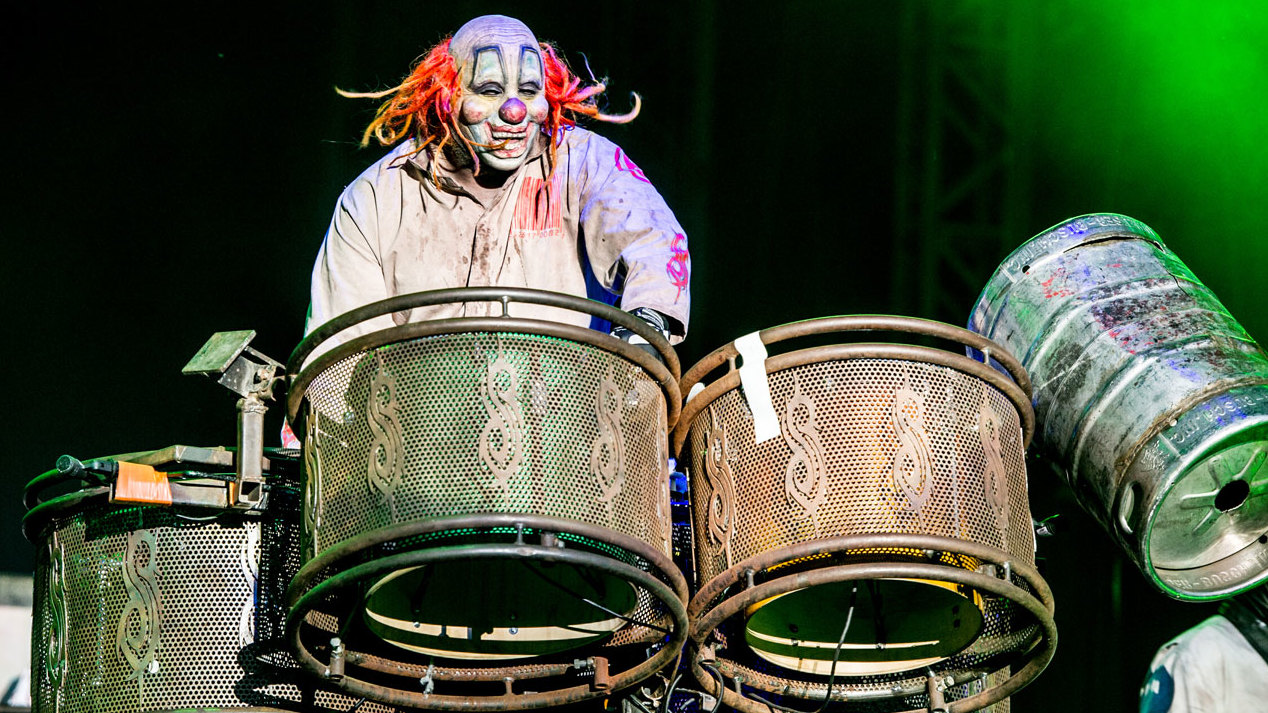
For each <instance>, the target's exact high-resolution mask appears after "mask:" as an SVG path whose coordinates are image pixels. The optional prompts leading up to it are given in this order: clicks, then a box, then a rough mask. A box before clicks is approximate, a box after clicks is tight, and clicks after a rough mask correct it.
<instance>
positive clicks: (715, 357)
mask: <svg viewBox="0 0 1268 713" xmlns="http://www.w3.org/2000/svg"><path fill="white" fill-rule="evenodd" d="M836 332H846V333H848V332H897V333H900V334H916V335H921V336H927V337H935V338H937V339H943V340H946V341H949V342H958V343H960V344H962V345H964V346H966V347H969V348H971V349H975V350H977V351H978V352H980V353H982V354H984V355H985V362H986V363H989V362H990V360H991V359H992V358H994V359H995V361H997V362H998V363H999V364H1000V365H1001V366H1003V367H1004V368H1005V369H1006V370H1007V371H1008V373H1009V375H1010V376H1012V377H1013V381H1015V382H1016V383H1017V385H1018V386H1019V387H1020V388H1021V390H1022V391H1023V392H1025V395H1026V397H1027V398H1029V397H1030V392H1031V384H1030V377H1029V376H1028V375H1027V373H1026V369H1025V368H1024V367H1023V366H1022V365H1021V362H1020V361H1018V360H1017V358H1016V357H1015V356H1014V355H1013V354H1012V353H1011V352H1009V351H1008V350H1007V349H1005V348H1004V347H1003V346H1001V345H1000V344H997V343H995V342H994V341H992V340H991V339H989V338H987V337H985V336H983V335H981V334H978V333H977V332H973V331H970V330H968V329H965V328H963V327H957V326H955V325H951V324H947V323H945V322H938V321H936V320H932V319H922V318H920V317H903V316H900V315H889V314H846V315H836V316H832V317H818V318H814V319H806V320H802V321H799V322H788V323H786V324H781V325H778V326H775V327H770V328H768V329H763V330H761V331H759V332H758V333H757V334H758V336H759V337H760V338H761V340H762V344H765V345H770V344H776V343H778V342H782V341H786V340H789V339H797V338H799V337H808V336H813V335H816V334H831V333H836ZM803 351H804V350H803ZM934 351H945V350H940V349H939V350H934ZM947 353H950V352H947ZM737 356H739V350H738V349H737V348H736V346H735V342H734V341H732V342H729V343H727V344H724V345H722V346H721V347H718V348H717V349H715V350H713V351H712V352H710V353H709V354H708V355H706V356H705V357H704V358H703V359H701V360H700V361H698V362H696V363H695V364H694V365H693V366H692V367H691V368H690V369H688V370H687V373H686V374H684V375H683V377H682V379H681V382H682V384H681V385H682V391H683V392H684V393H688V392H690V391H691V387H692V386H694V385H695V384H696V383H697V382H699V381H701V380H702V379H703V378H704V377H705V376H708V374H709V373H710V372H712V371H713V370H714V369H717V368H718V367H720V366H722V364H723V363H724V362H727V361H731V362H732V369H731V371H734V359H735V357H737ZM970 361H974V360H970Z"/></svg>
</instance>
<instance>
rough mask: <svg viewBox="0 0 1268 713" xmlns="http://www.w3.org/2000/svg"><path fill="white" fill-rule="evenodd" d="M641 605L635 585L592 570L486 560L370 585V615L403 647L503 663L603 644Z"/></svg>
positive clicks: (379, 630)
mask: <svg viewBox="0 0 1268 713" xmlns="http://www.w3.org/2000/svg"><path fill="white" fill-rule="evenodd" d="M587 600H588V601H587ZM637 604H638V599H637V596H636V594H635V591H634V587H633V586H632V585H631V584H630V583H628V582H626V581H624V580H622V579H620V578H618V577H614V576H612V575H610V574H606V573H604V572H600V571H597V570H593V569H590V568H588V567H584V566H581V565H573V564H569V563H549V562H536V561H531V560H500V559H495V560H488V559H483V560H478V561H470V562H461V561H459V562H444V563H438V564H431V565H424V566H421V567H411V568H408V569H403V570H398V571H396V572H392V573H391V574H388V575H386V576H384V577H382V578H381V579H379V580H378V581H377V582H375V583H374V584H373V585H372V586H371V587H370V588H369V591H368V592H367V594H366V600H365V611H364V615H365V616H364V618H365V621H366V624H367V625H368V626H369V628H370V630H371V631H373V632H374V633H375V634H377V635H378V636H379V637H380V638H382V639H383V640H384V641H386V642H388V643H390V644H393V645H395V646H399V647H401V648H403V649H407V650H410V651H414V652H417V653H420V654H425V655H428V656H440V657H445V658H456V659H476V660H501V659H515V658H525V657H530V656H541V655H546V654H553V653H558V652H561V651H568V650H570V649H574V648H579V647H583V646H588V645H591V644H595V643H597V642H600V641H602V640H603V639H606V638H607V637H608V636H610V635H611V634H612V633H613V632H614V631H616V630H617V629H619V628H621V627H622V626H623V625H624V624H625V620H624V619H622V618H621V617H628V616H630V615H631V614H632V613H633V612H634V610H635V607H636V606H637ZM618 614H619V615H620V616H616V615H618Z"/></svg>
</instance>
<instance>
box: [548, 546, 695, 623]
mask: <svg viewBox="0 0 1268 713" xmlns="http://www.w3.org/2000/svg"><path fill="white" fill-rule="evenodd" d="M524 566H525V567H527V568H528V571H530V572H532V573H533V574H535V575H537V577H538V578H540V579H541V580H542V581H543V582H546V583H547V584H549V585H551V586H552V587H554V588H556V589H558V590H560V591H561V592H563V593H565V594H567V595H569V596H571V597H573V598H575V599H578V600H580V601H582V602H585V603H586V604H589V605H590V606H592V607H594V608H595V609H598V610H599V611H602V612H604V613H605V614H610V615H611V616H614V617H616V618H617V619H620V620H622V621H624V622H626V623H629V624H634V625H635V626H641V627H643V628H645V629H652V630H653V631H659V632H660V633H662V634H669V635H672V634H673V633H674V631H673V629H666V628H665V627H663V626H657V625H656V624H649V623H647V622H645V621H639V620H638V619H633V618H630V617H628V616H625V615H624V614H620V613H618V612H614V611H612V610H611V609H608V608H607V607H605V606H603V605H602V604H600V603H598V602H596V601H593V600H591V599H587V598H586V597H583V596H581V595H580V594H577V593H576V592H574V591H572V590H571V589H569V588H567V587H565V586H564V585H562V584H560V583H559V582H556V581H555V580H553V579H551V578H550V577H547V576H546V575H545V574H542V573H541V572H539V571H538V570H537V568H536V567H534V566H533V563H532V562H524Z"/></svg>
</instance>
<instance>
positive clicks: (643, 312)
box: [611, 307, 669, 364]
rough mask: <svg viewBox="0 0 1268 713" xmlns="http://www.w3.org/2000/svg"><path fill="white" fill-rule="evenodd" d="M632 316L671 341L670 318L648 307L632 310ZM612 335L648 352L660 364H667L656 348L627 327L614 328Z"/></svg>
mask: <svg viewBox="0 0 1268 713" xmlns="http://www.w3.org/2000/svg"><path fill="white" fill-rule="evenodd" d="M630 314H632V315H634V316H635V317H638V318H639V319H641V320H643V321H644V322H647V323H648V324H649V325H651V327H652V329H655V330H656V331H657V332H660V335H661V336H662V337H664V338H665V339H669V318H668V317H666V316H665V315H663V314H661V313H660V312H657V311H656V310H654V309H650V308H648V307H637V308H635V309H633V310H631V311H630ZM611 334H612V336H614V337H616V338H617V339H620V340H622V341H624V342H626V343H628V344H631V345H633V346H636V347H638V348H639V349H642V350H643V351H645V352H647V353H648V354H651V355H652V356H654V357H656V359H658V360H659V361H660V363H662V364H664V363H665V359H664V358H663V357H662V356H661V355H660V352H659V351H657V350H656V347H654V346H652V345H651V344H649V343H648V342H647V340H646V339H644V338H642V337H640V336H639V335H638V333H636V332H635V331H634V330H632V329H629V328H626V327H621V326H619V325H618V326H614V327H612V331H611Z"/></svg>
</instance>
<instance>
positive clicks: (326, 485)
mask: <svg viewBox="0 0 1268 713" xmlns="http://www.w3.org/2000/svg"><path fill="white" fill-rule="evenodd" d="M301 413H302V415H303V417H304V423H305V428H304V467H305V472H306V478H305V483H306V486H305V487H306V488H307V491H306V494H305V499H304V527H305V537H306V541H307V542H306V547H305V557H306V559H311V558H313V557H315V556H316V555H317V554H318V553H320V552H322V551H324V550H327V549H328V548H331V547H332V546H334V545H336V544H340V543H342V544H343V545H344V546H345V548H349V552H350V553H349V554H345V555H343V556H341V557H340V558H339V559H338V560H337V562H336V563H335V564H333V565H332V566H330V567H328V568H326V570H325V571H322V572H318V573H314V576H313V577H312V578H311V579H310V580H309V581H312V582H314V583H320V582H322V581H325V580H327V579H328V578H329V577H330V576H332V575H334V574H336V573H337V572H338V571H342V570H345V569H347V568H348V567H350V566H353V565H355V564H357V563H360V562H367V561H373V560H377V559H379V558H381V557H383V556H386V555H391V554H393V553H400V552H406V551H412V550H422V549H427V548H433V547H435V548H443V547H449V546H457V545H463V544H476V543H480V544H505V543H513V542H516V541H517V539H518V538H525V540H526V541H528V542H532V543H536V542H537V541H538V540H539V538H540V537H541V536H543V535H544V534H546V533H542V532H539V531H537V530H534V529H533V528H531V527H523V526H521V527H520V528H519V529H518V530H517V529H516V528H508V527H505V526H488V527H485V526H481V525H480V524H478V517H479V516H483V515H485V514H489V513H508V514H515V515H532V516H543V517H549V518H559V519H563V520H567V521H572V522H577V523H582V524H584V525H590V526H597V527H600V528H603V531H608V532H611V533H613V534H614V535H623V536H627V537H633V538H635V539H636V540H639V541H641V542H643V543H646V544H647V545H649V546H650V547H651V548H652V549H653V550H655V551H657V552H660V553H664V554H665V555H666V557H669V556H670V554H671V552H672V548H671V524H672V514H671V503H670V495H669V470H668V467H667V464H668V457H667V452H668V445H667V431H668V428H667V423H666V402H665V396H664V392H663V391H662V389H661V387H660V386H659V385H658V384H657V382H656V381H655V380H654V379H653V378H651V377H650V376H649V375H648V374H647V373H646V372H644V371H643V369H642V368H641V367H639V366H637V365H636V364H634V363H632V362H630V361H627V360H626V359H624V358H622V357H620V356H617V355H615V354H612V353H610V352H607V351H604V350H602V349H599V348H596V347H593V346H589V345H587V344H582V343H577V342H572V341H569V340H565V339H559V338H553V337H546V336H538V335H529V334H511V333H474V334H454V335H441V336H429V337H422V338H416V339H411V340H408V341H402V342H398V343H394V344H388V345H385V346H380V347H377V348H374V349H372V350H369V351H366V352H362V353H357V354H353V355H350V356H347V357H345V358H343V359H341V360H339V361H337V362H335V363H333V364H331V365H330V366H328V367H325V368H323V369H322V371H321V372H320V373H319V374H317V375H316V376H315V377H314V378H313V379H312V380H311V382H309V383H308V385H307V386H306V387H305V391H304V401H303V404H302V406H301ZM460 515H475V516H477V520H475V521H471V523H472V524H471V526H469V527H466V528H465V529H461V530H459V529H449V530H441V531H437V532H431V533H429V534H426V535H416V536H406V535H403V534H402V535H397V536H394V537H392V538H390V539H389V541H387V542H384V543H382V544H380V545H372V546H371V545H361V544H356V545H355V546H354V545H353V544H352V543H354V542H365V540H364V539H362V540H358V538H359V536H362V535H365V534H367V533H371V532H375V531H382V530H383V529H384V528H389V527H391V526H393V525H396V524H400V523H410V522H413V523H419V522H425V521H428V520H432V519H436V518H445V517H452V516H460ZM550 535H551V536H552V537H555V538H557V539H558V541H560V543H561V545H566V546H567V547H568V548H569V549H573V550H581V551H587V552H592V553H595V554H600V555H603V556H605V557H610V558H613V559H615V560H619V561H621V562H624V563H626V564H629V565H632V566H634V567H636V568H638V569H640V570H643V571H644V572H649V573H651V574H652V575H653V576H655V577H657V578H659V579H660V580H661V581H662V582H664V583H666V584H671V579H670V577H669V576H667V573H665V572H661V571H660V570H659V567H658V566H655V565H653V564H652V563H651V562H648V561H647V560H646V559H645V558H644V557H641V556H638V555H636V554H634V553H633V552H628V551H626V550H625V549H623V548H621V547H615V546H613V545H611V544H609V543H606V542H603V541H600V540H601V539H602V538H601V537H600V538H599V540H596V539H593V538H589V537H580V536H579V535H573V534H571V533H569V532H568V531H567V528H566V526H565V527H564V528H563V529H562V531H560V532H554V533H550ZM353 551H355V554H353V553H351V552H353ZM633 590H634V595H635V601H634V608H633V609H632V610H631V611H628V612H626V615H627V616H628V617H629V619H631V620H633V621H634V622H647V623H649V624H653V625H654V626H658V627H661V628H662V629H663V628H664V627H666V626H669V625H670V623H671V622H672V616H671V614H670V613H669V611H668V610H667V609H666V607H665V605H664V603H663V602H662V601H661V600H660V599H658V598H657V596H656V595H654V594H653V593H652V592H651V591H649V590H648V589H646V588H644V587H642V586H635V587H633ZM352 598H353V599H355V595H353V596H352ZM359 609H360V605H359V604H357V603H356V602H353V601H351V600H349V599H348V597H347V596H345V595H342V594H338V595H331V596H327V597H325V598H324V599H323V600H322V602H321V603H320V604H317V605H315V609H314V610H312V611H309V612H308V613H307V614H306V615H305V620H306V622H307V624H308V626H309V627H310V628H311V630H312V631H314V632H318V631H326V632H333V631H342V632H344V634H343V639H344V641H345V642H346V644H347V646H348V648H349V650H350V651H355V652H356V655H357V657H358V659H359V660H360V661H361V662H363V664H362V665H363V666H366V667H371V668H376V669H377V670H380V671H382V670H392V671H401V672H404V671H413V669H414V668H418V671H419V672H420V673H421V672H423V671H426V670H428V667H429V664H430V660H429V659H428V658H427V657H426V656H424V655H421V654H416V653H412V652H407V651H404V650H401V649H395V650H393V649H384V648H382V646H380V645H379V644H377V643H376V642H375V641H373V640H369V639H365V638H363V637H364V636H365V635H367V634H368V632H365V631H362V630H361V627H360V625H359V624H358V622H357V621H356V620H357V619H359V618H360V613H359ZM349 624H351V627H349ZM416 626H417V625H416ZM316 638H317V639H320V638H321V637H320V636H316ZM663 639H664V634H663V631H658V630H656V629H654V628H649V627H645V626H641V625H639V624H636V623H628V624H626V625H624V626H621V627H620V628H619V629H618V630H617V631H616V632H615V633H614V634H612V635H611V636H610V637H607V638H605V639H603V641H602V644H603V645H604V646H606V647H625V646H628V645H631V644H641V645H643V646H642V647H639V651H640V652H642V651H644V649H645V645H647V644H653V643H656V642H660V641H662V640H663ZM561 656H562V655H561ZM640 656H643V657H645V656H646V654H645V653H640ZM538 660H541V657H538ZM520 663H524V662H522V661H521V662H520ZM414 664H417V666H414ZM482 665H485V664H463V668H462V670H463V671H466V672H468V673H476V672H478V669H479V667H480V666H482ZM530 667H531V666H530ZM456 670H457V669H455V671H456ZM505 670H506V671H507V672H508V675H511V676H514V675H515V671H516V670H517V668H516V665H511V666H508V667H507V668H506V669H505ZM445 673H446V675H448V673H449V669H445ZM460 677H461V676H460ZM415 678H417V676H415ZM497 680H500V679H497ZM391 685H397V684H395V683H393V684H391ZM445 685H446V684H445V683H444V682H441V683H438V684H437V686H438V687H437V692H438V693H440V692H442V689H444V690H447V689H445Z"/></svg>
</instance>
